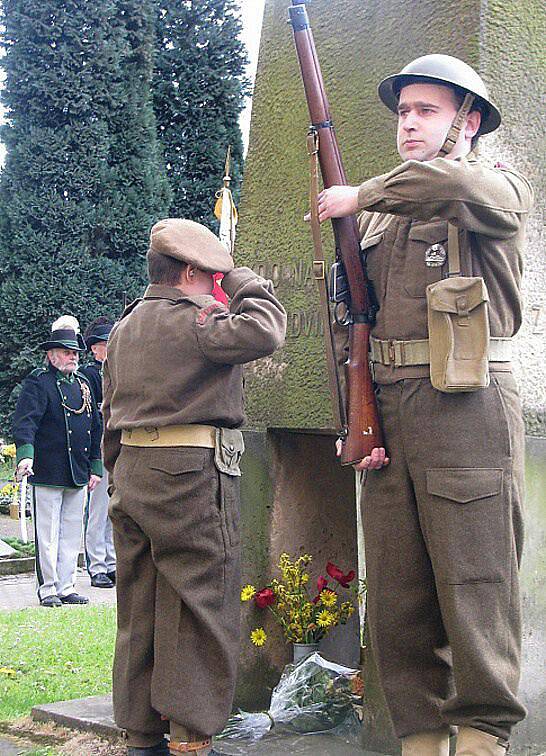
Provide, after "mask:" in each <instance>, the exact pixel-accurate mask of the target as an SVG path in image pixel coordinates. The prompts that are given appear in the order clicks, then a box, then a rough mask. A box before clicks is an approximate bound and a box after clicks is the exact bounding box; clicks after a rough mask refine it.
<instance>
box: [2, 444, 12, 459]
mask: <svg viewBox="0 0 546 756" xmlns="http://www.w3.org/2000/svg"><path fill="white" fill-rule="evenodd" d="M2 455H3V456H4V457H11V459H15V444H7V445H6V446H4V448H3V449H2Z"/></svg>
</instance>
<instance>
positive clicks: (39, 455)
mask: <svg viewBox="0 0 546 756" xmlns="http://www.w3.org/2000/svg"><path fill="white" fill-rule="evenodd" d="M41 348H42V349H45V350H46V353H47V359H46V366H45V367H42V368H37V369H36V370H33V371H32V373H31V374H30V375H29V376H28V377H27V378H26V379H25V381H24V382H23V386H22V389H21V394H20V395H19V399H18V402H17V407H16V409H15V414H14V419H13V436H14V438H15V443H16V446H17V456H16V459H17V478H18V479H19V480H20V479H21V478H22V477H23V476H24V475H29V476H30V480H29V482H30V483H31V484H32V514H33V520H34V532H35V546H36V575H37V580H38V598H39V600H40V604H41V605H42V606H47V607H56V606H62V604H87V602H88V599H87V598H86V597H85V596H80V595H79V594H78V593H76V591H75V585H74V581H75V576H76V567H77V562H78V553H79V550H80V543H81V537H82V525H83V506H84V502H85V497H86V495H87V489H88V488H89V490H90V491H93V489H94V488H95V487H96V486H97V484H98V482H99V480H100V478H101V476H102V462H101V459H100V438H101V426H100V419H99V413H98V410H97V408H96V406H95V403H94V401H93V397H92V395H91V390H90V388H89V384H88V382H87V379H86V378H85V376H84V375H82V374H81V373H80V372H78V359H79V353H80V352H82V351H84V350H85V344H84V342H83V339H82V337H81V335H80V333H79V325H78V321H77V320H76V318H74V317H72V316H70V315H65V316H62V317H61V318H59V319H58V320H56V321H55V322H54V323H53V326H52V332H51V336H50V338H49V340H48V341H46V342H44V343H43V344H41Z"/></svg>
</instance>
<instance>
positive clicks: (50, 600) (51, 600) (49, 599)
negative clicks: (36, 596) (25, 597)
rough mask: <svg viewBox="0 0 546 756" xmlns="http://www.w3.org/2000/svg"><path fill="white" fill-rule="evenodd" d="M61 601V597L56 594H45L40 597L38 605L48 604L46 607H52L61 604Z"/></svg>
mask: <svg viewBox="0 0 546 756" xmlns="http://www.w3.org/2000/svg"><path fill="white" fill-rule="evenodd" d="M62 605H63V603H62V601H61V599H60V598H59V597H58V596H55V595H53V596H46V597H45V598H43V599H40V606H48V607H50V608H51V607H54V606H62Z"/></svg>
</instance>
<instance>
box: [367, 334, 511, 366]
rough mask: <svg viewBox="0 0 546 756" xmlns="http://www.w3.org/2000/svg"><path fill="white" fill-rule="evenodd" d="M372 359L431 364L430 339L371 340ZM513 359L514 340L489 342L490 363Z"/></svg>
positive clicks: (386, 362) (501, 339)
mask: <svg viewBox="0 0 546 756" xmlns="http://www.w3.org/2000/svg"><path fill="white" fill-rule="evenodd" d="M370 359H371V360H372V362H376V363H378V364H380V365H392V366H393V367H409V366H412V365H428V364H430V353H429V348H428V339H415V340H412V341H398V340H396V339H389V340H388V341H382V340H381V339H374V338H373V336H372V338H371V339H370ZM511 359H512V340H511V339H509V338H506V339H503V338H494V337H491V339H490V342H489V361H490V362H510V361H511Z"/></svg>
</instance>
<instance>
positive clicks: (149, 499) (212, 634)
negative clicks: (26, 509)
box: [103, 218, 286, 756]
mask: <svg viewBox="0 0 546 756" xmlns="http://www.w3.org/2000/svg"><path fill="white" fill-rule="evenodd" d="M216 271H220V272H222V273H225V274H226V275H225V277H224V279H223V281H222V286H223V288H224V290H225V292H226V293H227V295H228V296H229V297H230V299H231V304H230V306H229V308H228V307H226V306H225V305H224V304H222V303H220V302H218V301H217V300H215V299H214V298H213V296H212V295H211V292H212V289H213V274H214V273H215V272H216ZM148 273H149V278H150V286H149V287H148V288H147V290H146V292H145V294H144V297H143V299H141V300H138V301H137V302H135V303H133V304H132V305H130V306H129V307H128V308H127V310H126V311H125V313H124V315H123V317H122V318H121V320H120V322H119V323H118V324H117V325H116V326H115V327H114V329H113V331H112V334H111V336H110V340H109V343H108V356H107V359H106V363H105V367H104V403H103V413H104V421H105V426H106V427H105V433H104V462H105V465H106V467H107V469H108V471H109V473H110V476H111V484H112V486H113V493H112V498H111V505H110V514H111V517H112V521H113V525H114V540H115V544H116V553H117V557H118V570H117V588H118V635H117V641H116V655H115V661H114V714H115V719H116V722H117V724H118V725H119V726H120V727H123V728H124V729H125V730H127V733H128V745H129V754H132V755H134V756H136V754H148V755H150V756H151V754H169V749H170V753H171V754H178V753H186V754H187V753H190V754H203V755H204V754H208V753H209V752H210V749H211V740H210V737H211V736H212V735H214V734H216V733H218V732H219V731H221V730H222V728H223V727H224V725H225V722H226V721H227V718H228V716H229V713H230V710H231V705H232V701H233V693H234V688H235V675H236V665H237V658H238V654H239V590H240V575H239V524H238V522H239V502H238V497H239V493H238V491H239V486H238V483H239V477H238V476H239V475H240V470H239V459H240V457H241V454H242V451H243V443H242V435H241V433H240V431H239V430H237V428H238V427H239V426H240V425H241V424H242V422H243V419H244V413H243V372H242V365H243V363H246V362H250V361H252V360H255V359H257V358H259V357H264V356H266V355H269V354H271V353H272V352H274V351H275V349H277V348H278V347H279V346H280V345H281V344H282V343H283V340H284V334H285V328H286V314H285V312H284V309H283V308H282V306H281V305H280V304H279V302H278V301H277V299H276V298H275V296H274V294H273V287H272V285H271V282H269V281H265V280H264V279H262V278H260V277H259V276H257V275H256V274H255V273H253V272H252V271H251V270H249V269H248V268H236V269H233V261H232V258H231V256H230V255H229V254H228V253H227V252H226V250H225V248H224V246H223V245H222V244H221V243H220V241H219V240H218V239H217V238H216V236H214V234H213V233H212V232H211V231H209V230H208V229H207V228H205V227H204V226H201V225H200V224H198V223H194V222H192V221H189V220H180V219H173V218H171V219H167V220H163V221H160V222H159V223H157V224H156V225H155V226H154V227H153V228H152V231H151V241H150V249H149V251H148ZM137 353H138V355H139V358H138V360H137V359H135V354H137ZM169 727H170V734H171V739H170V744H169V746H167V743H166V741H165V740H164V739H163V733H164V732H165V731H166V730H167V729H169Z"/></svg>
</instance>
